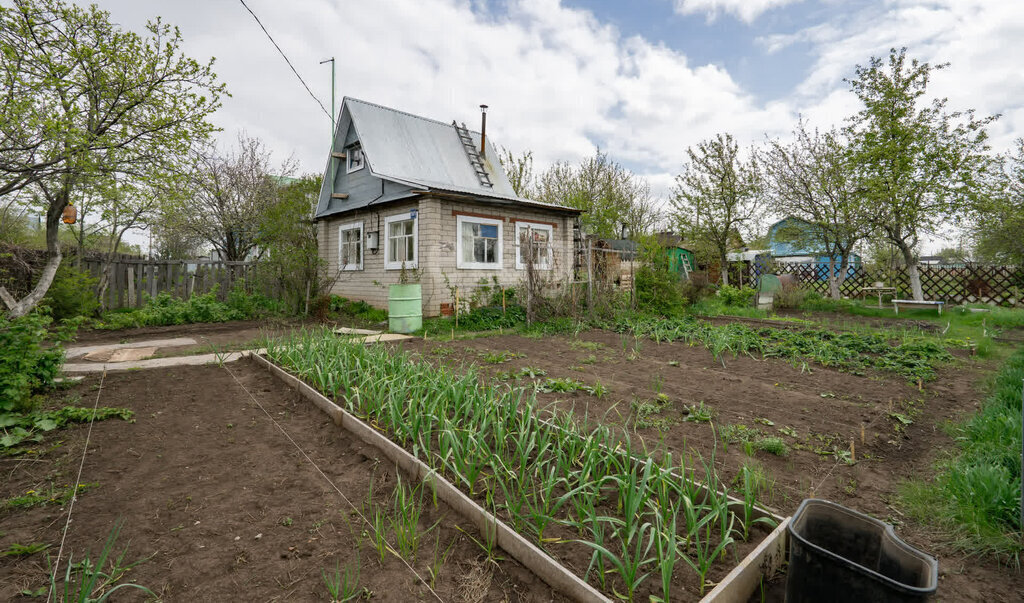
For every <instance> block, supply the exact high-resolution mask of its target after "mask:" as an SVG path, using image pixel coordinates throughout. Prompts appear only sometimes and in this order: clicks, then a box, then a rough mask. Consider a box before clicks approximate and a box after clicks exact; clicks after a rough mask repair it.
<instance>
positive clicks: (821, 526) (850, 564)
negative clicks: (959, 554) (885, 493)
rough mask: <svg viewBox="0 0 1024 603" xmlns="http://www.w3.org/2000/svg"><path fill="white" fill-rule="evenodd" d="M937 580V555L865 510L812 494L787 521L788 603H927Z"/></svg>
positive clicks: (933, 591)
mask: <svg viewBox="0 0 1024 603" xmlns="http://www.w3.org/2000/svg"><path fill="white" fill-rule="evenodd" d="M938 581H939V563H938V561H936V560H935V558H934V557H932V556H931V555H928V554H926V553H923V552H921V551H919V550H917V549H915V548H914V547H912V546H910V545H908V544H907V543H905V542H903V541H902V540H900V539H899V538H898V537H897V536H896V534H895V532H893V530H892V526H891V525H889V524H887V523H885V522H882V521H879V520H877V519H874V518H872V517H868V516H867V515H864V514H863V513H858V512H856V511H853V510H850V509H847V508H846V507H843V506H841V505H837V504H835V503H833V502H829V501H827V500H818V499H814V498H808V499H807V500H805V501H803V502H802V503H800V507H799V508H798V509H797V510H796V513H794V514H793V519H792V520H790V522H789V570H788V571H787V577H786V601H787V603H803V602H804V601H814V602H818V601H835V602H845V601H849V602H851V603H854V602H855V603H867V602H868V601H872V602H875V601H926V600H928V598H929V597H931V595H932V594H934V593H935V589H936V587H937V586H938Z"/></svg>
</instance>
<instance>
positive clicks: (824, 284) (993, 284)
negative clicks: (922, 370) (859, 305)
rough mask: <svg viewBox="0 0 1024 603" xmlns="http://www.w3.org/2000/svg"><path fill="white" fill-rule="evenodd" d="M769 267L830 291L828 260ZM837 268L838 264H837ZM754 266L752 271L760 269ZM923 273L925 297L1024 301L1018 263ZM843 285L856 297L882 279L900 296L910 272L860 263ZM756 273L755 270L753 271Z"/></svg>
mask: <svg viewBox="0 0 1024 603" xmlns="http://www.w3.org/2000/svg"><path fill="white" fill-rule="evenodd" d="M767 269H768V271H770V272H773V273H775V274H792V275H794V276H796V277H797V280H798V281H799V282H800V283H801V285H802V286H804V287H806V288H808V289H811V290H813V291H817V292H818V293H821V294H822V295H828V293H829V290H828V265H827V264H810V263H807V264H786V263H782V262H776V263H774V264H772V265H771V266H769V267H768V268H767ZM837 269H838V267H837ZM757 270H758V269H757V267H756V266H751V272H752V273H756V272H757ZM918 271H919V272H920V274H921V289H922V290H923V293H924V297H925V299H929V300H941V301H945V302H947V303H956V304H962V303H988V304H999V305H1022V304H1024V299H1022V295H1024V269H1022V268H1020V267H1018V266H993V265H987V264H965V265H963V266H955V267H951V266H928V265H922V266H918ZM847 274H848V276H847V277H846V280H844V281H843V284H842V286H841V287H840V293H842V294H843V295H844V296H846V297H857V296H859V295H860V294H861V288H862V287H870V286H871V285H873V284H874V283H875V281H881V282H882V283H884V284H885V285H886V286H887V287H895V288H896V289H897V295H899V296H900V297H909V296H910V275H909V274H908V273H907V270H906V269H905V268H895V269H880V270H873V271H871V272H868V271H867V270H866V269H865V268H863V267H859V268H856V269H850V270H849V271H848V272H847ZM753 276H755V277H756V274H753Z"/></svg>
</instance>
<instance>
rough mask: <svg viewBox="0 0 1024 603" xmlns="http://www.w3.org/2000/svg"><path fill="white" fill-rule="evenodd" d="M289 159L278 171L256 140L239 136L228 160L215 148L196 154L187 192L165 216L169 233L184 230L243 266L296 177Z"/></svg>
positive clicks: (210, 147)
mask: <svg viewBox="0 0 1024 603" xmlns="http://www.w3.org/2000/svg"><path fill="white" fill-rule="evenodd" d="M295 166H296V164H295V161H294V160H292V159H287V160H285V161H284V162H282V163H281V164H280V165H279V166H278V167H277V168H276V169H275V168H273V166H272V158H271V153H270V151H268V150H267V149H266V148H265V146H264V145H263V142H262V141H260V139H258V138H251V137H249V136H247V135H246V134H245V133H241V134H239V136H238V148H237V149H235V150H233V151H231V152H230V153H228V154H226V155H221V154H219V153H218V152H217V148H216V146H214V145H209V146H206V147H204V148H202V149H200V150H198V151H197V152H196V153H195V154H194V167H193V170H192V172H191V174H190V175H189V186H188V187H187V189H186V190H185V191H182V193H181V194H180V195H179V196H178V198H177V199H176V201H175V203H174V204H173V206H172V209H171V210H170V211H168V212H166V214H165V216H164V221H165V224H164V227H165V228H172V227H173V228H182V229H184V230H185V231H187V232H190V233H192V234H193V235H195V236H197V237H199V238H201V239H202V240H203V241H205V242H206V243H208V244H210V245H211V246H212V247H213V248H214V249H215V250H216V251H217V252H218V253H219V254H220V256H221V258H222V259H224V260H227V261H242V260H245V259H246V258H248V257H249V256H250V254H252V253H253V252H256V253H257V255H258V252H259V249H258V246H259V235H260V233H259V230H260V221H261V216H262V215H263V214H264V213H265V212H266V211H267V210H268V208H270V207H271V206H273V205H274V203H275V202H276V200H277V196H278V192H279V189H280V187H281V185H282V184H283V183H284V182H285V180H286V179H287V178H288V177H289V176H290V175H291V174H292V173H294V171H295Z"/></svg>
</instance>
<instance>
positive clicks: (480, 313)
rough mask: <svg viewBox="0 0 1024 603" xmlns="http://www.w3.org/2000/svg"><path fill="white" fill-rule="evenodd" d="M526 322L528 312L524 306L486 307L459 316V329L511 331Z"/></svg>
mask: <svg viewBox="0 0 1024 603" xmlns="http://www.w3.org/2000/svg"><path fill="white" fill-rule="evenodd" d="M524 322H526V310H525V309H524V308H523V307H522V306H506V308H505V311H504V312H502V311H501V306H484V307H482V308H476V309H475V310H472V311H470V312H467V313H465V314H461V313H460V314H459V328H460V329H465V330H467V331H490V330H493V329H497V328H499V327H500V328H503V329H511V328H512V327H515V326H518V325H521V324H523V323H524Z"/></svg>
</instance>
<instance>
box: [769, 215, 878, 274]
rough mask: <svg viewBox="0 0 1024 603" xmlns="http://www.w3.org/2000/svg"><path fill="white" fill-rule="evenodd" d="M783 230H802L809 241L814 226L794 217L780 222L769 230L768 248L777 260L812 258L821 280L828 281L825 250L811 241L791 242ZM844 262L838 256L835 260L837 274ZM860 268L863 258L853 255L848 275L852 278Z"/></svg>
mask: <svg viewBox="0 0 1024 603" xmlns="http://www.w3.org/2000/svg"><path fill="white" fill-rule="evenodd" d="M783 229H787V230H794V229H801V230H802V231H803V232H804V233H806V235H807V236H806V238H807V239H811V238H812V234H813V232H814V226H813V225H812V224H810V223H809V222H807V221H805V220H801V219H799V218H794V217H788V218H783V219H782V220H779V221H778V222H776V223H775V224H772V225H771V227H769V228H768V248H769V249H771V252H772V256H773V257H775V258H784V257H792V256H811V257H813V258H814V260H813V263H814V264H815V265H816V267H817V271H818V274H819V275H820V276H819V278H820V279H821V280H827V279H828V256H827V255H824V254H823V252H824V250H823V249H821V247H820V246H817V245H814V244H813V243H812V242H810V241H797V240H790V239H791V237H786V236H783V233H781V232H780V231H782V230H783ZM842 260H843V258H842V256H836V258H835V271H836V274H838V273H839V266H840V265H841V264H842ZM860 266H861V257H860V256H859V255H857V254H856V253H854V254H851V255H850V265H849V268H848V271H847V275H848V276H852V275H853V274H854V273H855V272H856V270H857V269H858V268H860Z"/></svg>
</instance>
